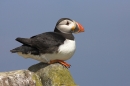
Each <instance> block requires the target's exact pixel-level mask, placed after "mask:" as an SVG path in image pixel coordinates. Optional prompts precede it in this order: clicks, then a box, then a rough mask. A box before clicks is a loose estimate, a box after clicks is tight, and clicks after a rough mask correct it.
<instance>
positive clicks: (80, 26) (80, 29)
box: [76, 22, 84, 33]
mask: <svg viewBox="0 0 130 86" xmlns="http://www.w3.org/2000/svg"><path fill="white" fill-rule="evenodd" d="M76 24H77V26H78V29H79V30H78V33H79V32H84V28H83V26H82V25H81V24H80V23H78V22H76Z"/></svg>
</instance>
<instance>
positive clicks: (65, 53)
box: [42, 39, 76, 61]
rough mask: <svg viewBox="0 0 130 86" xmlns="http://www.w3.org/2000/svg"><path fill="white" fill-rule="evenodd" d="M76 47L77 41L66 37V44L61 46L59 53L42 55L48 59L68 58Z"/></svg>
mask: <svg viewBox="0 0 130 86" xmlns="http://www.w3.org/2000/svg"><path fill="white" fill-rule="evenodd" d="M75 49H76V45H75V41H74V40H68V39H66V40H65V41H64V44H62V45H60V46H59V49H58V53H54V54H44V55H42V57H43V58H45V59H46V60H48V61H50V60H55V59H59V60H68V59H70V58H71V57H72V56H73V54H74V52H75Z"/></svg>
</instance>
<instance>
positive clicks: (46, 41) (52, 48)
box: [11, 32, 74, 55]
mask: <svg viewBox="0 0 130 86" xmlns="http://www.w3.org/2000/svg"><path fill="white" fill-rule="evenodd" d="M66 38H68V39H71V40H74V36H73V35H72V34H67V35H66V34H64V33H58V32H46V33H42V34H39V35H35V36H32V37H31V38H16V41H18V42H20V43H22V44H23V45H22V46H20V47H17V48H15V49H13V50H11V52H12V53H16V52H22V53H23V54H28V53H31V54H34V55H40V54H45V53H54V52H57V50H58V47H59V46H60V45H62V44H63V43H64V41H65V39H66Z"/></svg>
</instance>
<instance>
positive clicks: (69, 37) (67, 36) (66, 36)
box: [54, 28, 74, 40]
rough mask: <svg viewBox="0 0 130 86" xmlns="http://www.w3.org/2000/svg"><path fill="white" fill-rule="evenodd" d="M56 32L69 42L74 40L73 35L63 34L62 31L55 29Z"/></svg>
mask: <svg viewBox="0 0 130 86" xmlns="http://www.w3.org/2000/svg"><path fill="white" fill-rule="evenodd" d="M54 32H56V33H59V34H61V35H62V36H63V37H65V38H66V39H69V40H74V36H73V34H72V33H62V32H61V31H59V30H58V29H57V28H55V29H54Z"/></svg>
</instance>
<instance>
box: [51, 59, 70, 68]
mask: <svg viewBox="0 0 130 86" xmlns="http://www.w3.org/2000/svg"><path fill="white" fill-rule="evenodd" d="M54 63H60V64H62V65H64V66H65V67H67V68H70V66H71V65H70V64H68V63H66V62H64V61H63V60H51V61H50V63H49V64H54Z"/></svg>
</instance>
